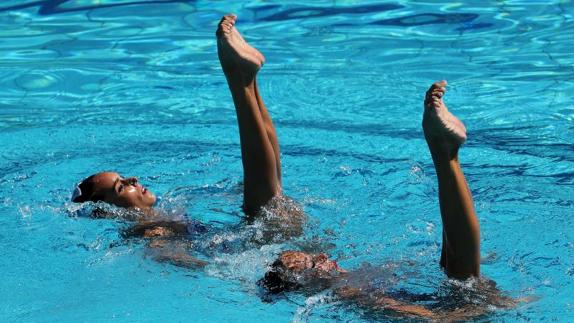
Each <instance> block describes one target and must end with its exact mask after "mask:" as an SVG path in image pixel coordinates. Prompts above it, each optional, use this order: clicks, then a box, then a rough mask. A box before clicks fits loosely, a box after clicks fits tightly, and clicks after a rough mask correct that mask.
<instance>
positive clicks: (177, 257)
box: [146, 239, 208, 269]
mask: <svg viewBox="0 0 574 323" xmlns="http://www.w3.org/2000/svg"><path fill="white" fill-rule="evenodd" d="M146 253H147V254H149V255H150V256H151V257H152V259H153V260H155V261H157V262H161V263H169V264H171V265H174V266H177V267H183V268H188V269H201V268H203V267H205V266H207V265H208V262H207V261H203V260H201V259H197V258H195V257H192V256H191V255H189V253H188V252H187V251H186V250H185V248H184V247H183V246H182V244H181V243H178V242H176V241H169V240H165V239H152V240H151V241H150V242H149V243H148V245H147V250H146Z"/></svg>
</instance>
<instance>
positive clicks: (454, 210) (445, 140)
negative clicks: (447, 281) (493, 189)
mask: <svg viewBox="0 0 574 323" xmlns="http://www.w3.org/2000/svg"><path fill="white" fill-rule="evenodd" d="M445 91H446V81H440V82H436V83H434V84H433V85H432V86H431V87H430V89H429V90H428V91H427V93H426V97H425V102H424V116H423V130H424V133H425V139H426V141H427V144H428V147H429V150H430V153H431V156H432V159H433V162H434V166H435V169H436V172H437V177H438V188H439V203H440V212H441V218H442V223H443V246H442V252H441V261H440V263H441V266H443V267H444V269H445V271H446V274H447V275H448V276H449V277H453V278H459V279H464V278H468V277H471V276H478V275H479V274H480V228H479V224H478V220H477V218H476V213H475V211H474V205H473V201H472V195H471V192H470V189H469V188H468V185H467V183H466V179H465V177H464V174H463V172H462V169H461V167H460V163H459V161H458V150H459V148H460V146H461V145H462V144H463V143H464V142H465V141H466V129H465V127H464V125H463V124H462V122H461V121H460V120H458V119H457V118H456V117H455V116H454V115H453V114H452V113H450V112H449V111H448V109H447V107H446V105H445V104H444V102H443V100H442V97H443V95H444V93H445Z"/></svg>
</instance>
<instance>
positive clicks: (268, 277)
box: [259, 251, 346, 293]
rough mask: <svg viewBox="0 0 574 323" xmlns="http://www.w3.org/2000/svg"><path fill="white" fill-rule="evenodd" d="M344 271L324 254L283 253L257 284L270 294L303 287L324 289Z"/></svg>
mask: <svg viewBox="0 0 574 323" xmlns="http://www.w3.org/2000/svg"><path fill="white" fill-rule="evenodd" d="M345 272H346V271H345V270H344V269H342V268H341V267H339V265H338V264H337V262H336V261H334V260H330V259H329V257H328V256H327V255H326V254H324V253H321V254H308V253H305V252H299V251H284V252H282V253H281V255H279V258H278V259H277V260H276V261H275V262H274V263H273V264H272V265H271V269H270V270H269V271H268V272H267V273H265V277H264V278H263V279H261V280H260V281H259V284H260V285H262V286H263V287H264V288H266V289H267V290H268V291H270V292H271V293H279V292H282V291H290V290H295V289H299V288H301V287H303V286H304V285H305V286H307V287H310V288H312V289H316V288H317V287H319V288H321V289H322V288H323V287H326V286H325V284H328V283H329V282H330V281H331V280H332V278H334V277H336V276H338V275H339V274H341V273H345Z"/></svg>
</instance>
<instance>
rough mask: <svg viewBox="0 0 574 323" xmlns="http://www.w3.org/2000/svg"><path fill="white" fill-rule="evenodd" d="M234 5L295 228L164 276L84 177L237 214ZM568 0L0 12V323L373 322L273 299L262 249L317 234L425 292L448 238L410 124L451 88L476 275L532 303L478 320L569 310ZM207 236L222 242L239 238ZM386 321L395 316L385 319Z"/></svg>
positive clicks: (571, 147) (572, 248) (323, 242)
mask: <svg viewBox="0 0 574 323" xmlns="http://www.w3.org/2000/svg"><path fill="white" fill-rule="evenodd" d="M227 12H235V13H237V14H238V16H239V21H238V26H239V29H240V30H241V31H242V32H243V33H244V35H245V37H246V38H247V40H248V41H250V42H252V43H253V44H254V45H255V46H257V47H258V48H259V49H260V50H261V51H262V52H263V53H264V54H265V55H266V58H267V63H266V65H265V66H264V68H263V69H262V71H261V72H260V74H259V79H258V82H259V85H260V87H261V92H262V95H263V97H264V99H265V102H266V103H267V106H268V107H269V110H270V112H271V114H272V116H273V118H274V121H275V125H276V127H277V132H278V136H279V140H280V143H281V147H282V160H283V181H284V190H285V192H286V193H287V194H288V195H289V196H291V197H293V198H294V199H295V200H297V201H298V202H299V203H300V204H301V205H302V206H303V207H304V209H305V211H306V213H307V214H308V215H309V219H310V221H309V223H308V225H307V227H306V231H305V235H304V237H302V238H300V239H295V240H294V241H291V242H286V243H281V244H280V243H276V244H269V245H263V246H252V247H251V248H244V249H242V250H238V251H236V252H232V253H229V252H227V253H223V252H222V253H217V252H215V254H214V255H213V256H212V260H211V264H210V265H209V266H208V267H207V268H206V269H205V270H204V271H190V270H186V269H179V268H176V267H172V266H169V265H165V264H158V263H156V262H154V261H152V260H151V259H149V257H146V255H145V252H144V247H143V243H142V242H141V241H137V240H129V241H125V240H123V239H122V237H121V236H120V233H119V230H120V229H121V228H123V227H124V226H125V224H124V223H122V222H121V221H114V220H94V219H89V218H83V217H77V216H75V214H76V213H75V212H74V211H75V207H76V206H74V205H71V204H70V203H69V202H68V200H69V197H70V194H71V189H72V187H73V185H74V184H75V183H76V182H77V181H79V180H80V179H82V178H84V177H85V176H87V175H90V174H91V173H94V172H97V171H101V170H116V171H119V172H120V173H123V174H126V175H135V176H138V177H139V178H140V180H141V181H142V182H143V183H144V184H145V185H147V186H149V187H150V189H151V190H153V191H154V192H156V193H157V194H158V195H160V196H163V200H162V205H163V207H164V208H165V209H169V210H172V211H173V212H176V213H177V212H179V213H187V214H188V215H189V216H190V217H193V218H194V219H198V220H202V221H204V222H206V223H209V224H210V225H213V226H218V227H221V228H224V227H226V226H227V225H237V224H239V223H240V222H241V220H242V212H241V200H242V196H241V188H240V186H239V185H240V182H241V180H242V178H241V174H242V171H241V159H240V150H239V138H238V132H237V125H236V119H235V112H234V107H233V104H232V101H231V97H230V94H229V92H228V89H227V85H226V83H225V78H224V77H223V75H222V72H221V70H220V67H219V63H218V61H217V56H216V54H215V53H216V44H215V41H214V31H215V27H216V24H217V22H218V20H219V18H220V16H221V15H222V14H224V13H227ZM573 14H574V4H573V2H572V1H526V0H524V1H472V2H468V3H462V2H461V3H456V2H455V3H452V2H450V1H448V2H446V1H445V2H444V3H441V2H439V1H433V2H432V3H431V2H428V3H426V2H414V1H396V2H375V1H313V4H312V5H309V4H308V2H306V1H282V2H281V4H280V3H279V2H271V1H262V0H261V1H244V2H233V4H230V2H228V1H159V0H157V1H137V2H136V1H133V2H130V1H129V0H126V1H113V0H100V1H88V0H75V1H72V0H71V1H56V0H54V1H31V0H30V1H25V0H4V1H2V2H1V3H0V42H1V46H0V52H1V57H2V60H1V61H0V73H1V74H0V84H1V87H0V215H1V216H0V250H1V251H2V257H1V258H0V273H2V280H1V282H0V321H3V322H5V321H74V322H75V321H108V320H115V321H158V320H159V321H166V322H167V321H206V322H212V321H247V320H249V321H277V322H288V321H292V320H293V321H308V322H317V321H324V320H342V321H357V322H358V321H369V320H372V319H375V318H373V317H372V316H371V314H370V313H365V312H363V310H361V309H356V308H353V307H349V306H346V305H342V304H340V303H337V302H334V301H329V300H328V299H327V298H324V297H322V295H314V296H310V297H309V296H303V295H299V294H296V293H293V294H288V295H286V296H284V297H281V298H278V299H276V300H274V301H273V302H267V301H264V300H265V299H262V297H261V292H260V290H259V289H258V287H257V286H256V283H255V282H256V281H257V279H259V278H260V277H261V275H262V273H263V272H264V271H265V269H266V265H267V264H268V263H269V262H270V261H272V259H274V257H275V255H276V254H277V253H278V252H279V251H281V250H284V249H286V248H296V247H297V243H299V244H304V243H307V244H309V243H315V244H317V245H320V246H321V247H322V248H324V249H326V250H327V251H328V253H330V254H331V255H333V256H334V257H337V258H338V259H339V263H340V264H341V265H342V266H344V267H346V268H351V269H352V268H358V267H359V266H360V265H361V264H362V263H365V262H369V263H371V264H373V265H380V266H383V265H384V264H388V263H396V264H398V265H397V266H399V267H400V268H402V269H401V271H402V272H406V271H409V272H412V274H409V275H407V276H406V277H405V278H404V281H403V282H402V283H401V288H403V289H404V290H406V291H409V292H412V293H424V292H433V291H436V290H437V289H438V288H440V286H441V284H443V283H444V281H445V280H446V279H445V276H444V274H443V273H442V272H441V271H440V269H439V267H438V257H439V251H440V244H439V243H440V234H441V224H440V217H439V210H438V203H437V188H436V177H435V173H434V169H433V167H432V161H431V159H430V156H429V154H428V152H427V148H426V144H425V142H424V140H423V136H422V131H421V127H420V121H421V109H422V98H423V94H424V91H425V90H426V88H427V87H428V86H429V85H430V83H432V82H433V81H435V80H439V79H447V80H448V81H449V91H448V93H447V96H446V102H447V105H449V107H450V108H451V109H452V110H453V111H454V112H455V113H457V115H458V116H459V117H460V118H461V119H462V120H463V121H464V122H465V124H466V126H467V128H468V130H469V141H468V144H467V145H466V146H465V147H464V148H463V149H462V151H461V156H460V158H461V161H462V165H463V168H464V171H465V173H466V175H467V179H468V182H469V185H470V187H471V189H472V192H473V194H474V199H475V204H476V207H477V212H478V216H479V219H480V225H481V229H482V255H483V258H484V261H483V264H482V273H483V274H484V275H485V276H486V277H489V278H491V279H493V280H495V281H496V282H497V283H498V285H499V287H500V289H501V290H503V291H505V292H506V293H507V294H509V295H511V296H514V297H519V296H529V295H530V296H532V295H534V296H536V297H539V299H538V300H537V301H535V302H532V303H530V304H526V305H521V306H519V307H518V308H516V309H513V310H498V311H495V312H494V313H492V314H490V315H489V316H487V317H486V318H483V319H485V320H493V321H531V320H532V321H547V320H558V321H571V320H572V319H573V318H574V293H573V292H572V290H573V289H574V284H573V283H572V281H573V276H574V257H573V256H572V255H573V254H574V233H573V232H574V230H573V229H572V228H573V227H574V220H573V219H572V218H573V215H574V201H573V198H574V139H572V138H573V135H574V131H573V130H574V126H573V122H574V107H573V106H574V101H573V99H572V98H573V97H574V68H573V66H574V56H573V55H572V53H573V52H574V42H572V40H573V39H574V20H573ZM219 238H221V239H223V240H225V239H228V240H229V239H231V240H232V239H233V232H228V233H227V235H225V234H224V235H222V236H220V237H219ZM376 318H377V319H387V320H391V318H384V317H383V318H381V317H376Z"/></svg>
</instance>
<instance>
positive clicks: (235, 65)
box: [216, 15, 281, 215]
mask: <svg viewBox="0 0 574 323" xmlns="http://www.w3.org/2000/svg"><path fill="white" fill-rule="evenodd" d="M235 20H236V17H235V16H233V15H228V16H224V17H223V18H222V19H221V22H220V23H219V26H218V29H217V32H216V35H217V51H218V56H219V61H220V63H221V67H222V68H223V72H224V73H225V76H226V78H227V84H228V85H229V89H230V90H231V95H232V97H233V103H234V104H235V111H236V113H237V120H238V123H239V137H240V140H241V158H242V162H243V176H244V197H243V198H244V209H245V212H246V213H247V214H249V215H254V214H255V213H257V211H258V210H259V209H260V208H261V207H262V206H264V205H265V204H266V203H267V202H268V201H269V200H270V199H271V198H272V197H273V196H276V195H278V194H281V182H280V179H279V175H278V166H277V165H278V163H279V162H278V160H277V158H276V153H275V151H276V149H275V148H274V146H273V143H272V142H271V141H270V139H269V135H268V132H269V127H268V125H267V124H266V122H265V119H266V118H267V119H269V121H270V120H271V119H270V118H269V115H268V113H267V110H266V109H265V107H264V106H263V110H264V111H265V113H266V115H265V117H264V116H263V115H262V112H261V107H260V105H259V102H261V103H262V102H263V101H262V100H261V98H258V94H257V91H256V88H257V86H256V82H255V77H256V75H257V72H258V71H259V69H260V68H261V65H262V64H263V62H264V58H263V55H261V53H259V51H257V50H256V49H255V48H253V47H251V46H250V45H249V44H247V43H246V42H245V41H244V40H243V38H242V37H241V35H240V34H239V32H238V31H237V29H236V28H235ZM271 128H272V124H271ZM272 130H273V133H274V131H275V130H274V129H272ZM275 142H276V141H275ZM277 151H278V148H277Z"/></svg>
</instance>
